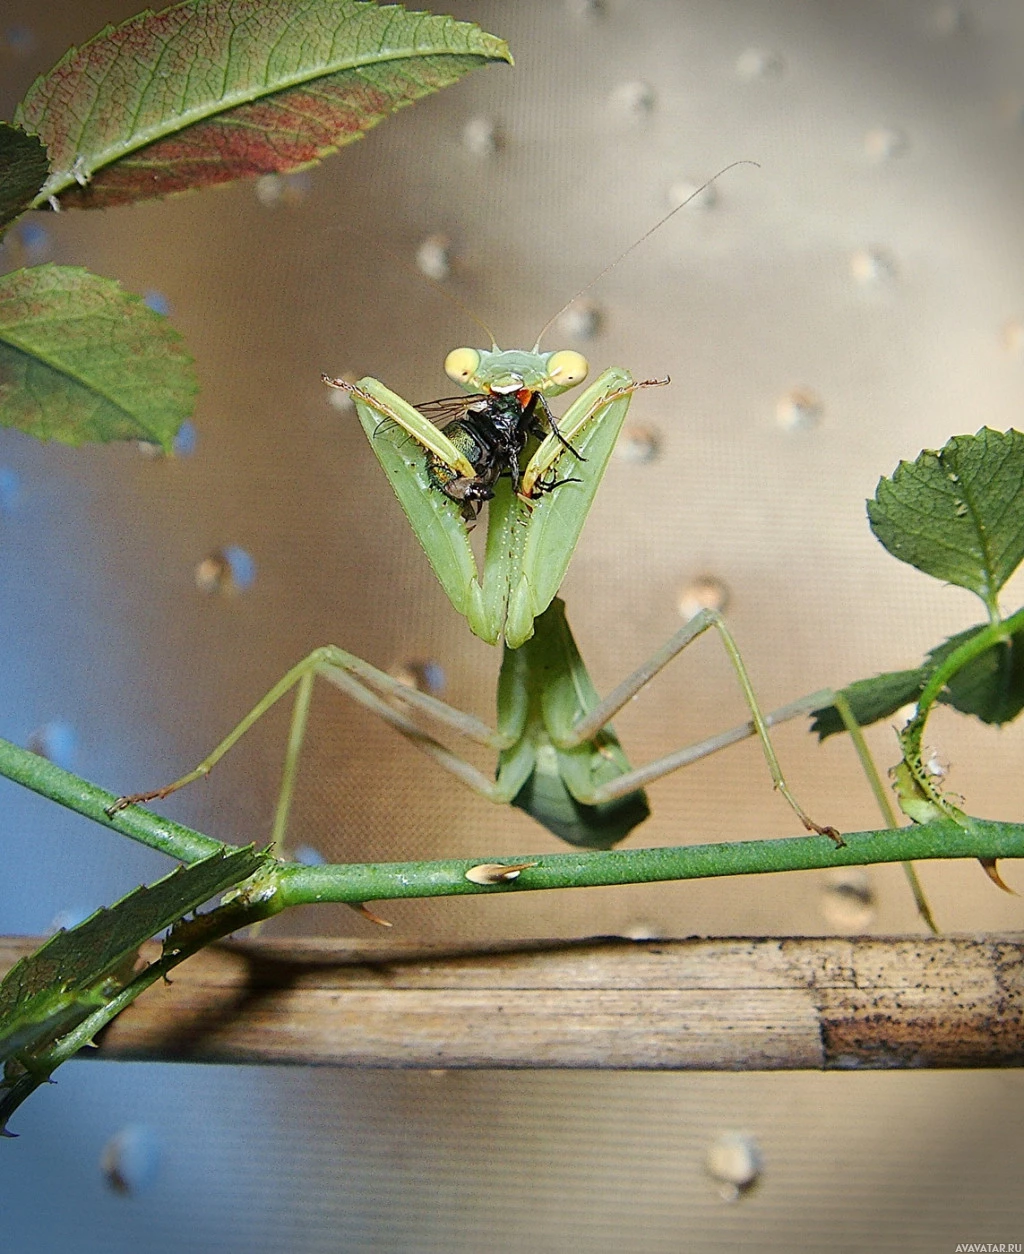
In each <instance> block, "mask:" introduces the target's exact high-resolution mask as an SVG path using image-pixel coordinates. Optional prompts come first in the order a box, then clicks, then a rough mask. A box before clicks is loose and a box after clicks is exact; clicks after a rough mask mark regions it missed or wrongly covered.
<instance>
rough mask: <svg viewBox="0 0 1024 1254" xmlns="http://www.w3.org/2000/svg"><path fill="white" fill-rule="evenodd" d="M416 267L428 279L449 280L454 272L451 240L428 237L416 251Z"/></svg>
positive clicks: (442, 237)
mask: <svg viewBox="0 0 1024 1254" xmlns="http://www.w3.org/2000/svg"><path fill="white" fill-rule="evenodd" d="M416 265H417V266H418V267H419V269H420V271H421V272H422V273H423V274H425V275H426V276H427V278H428V279H437V280H438V281H439V282H440V280H441V279H447V278H448V276H449V275H450V274H451V272H452V253H451V240H450V239H448V237H447V236H446V235H428V236H427V238H426V239H425V240H424V241H423V242H422V243H421V244H420V246H419V248H417V249H416Z"/></svg>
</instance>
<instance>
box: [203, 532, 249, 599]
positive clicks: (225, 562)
mask: <svg viewBox="0 0 1024 1254" xmlns="http://www.w3.org/2000/svg"><path fill="white" fill-rule="evenodd" d="M255 579H256V563H255V562H254V561H253V559H252V557H251V556H250V555H249V554H248V553H247V552H246V551H245V549H242V548H239V547H238V545H236V544H229V545H227V546H226V547H225V548H223V549H218V550H217V551H216V552H214V553H211V554H210V555H209V557H204V558H203V560H202V561H201V562H200V563H199V565H198V566H197V567H196V587H197V588H198V589H199V591H200V592H206V593H210V594H212V593H215V592H219V593H224V594H230V593H235V592H245V591H246V589H248V588H250V587H251V586H252V584H253V582H254V581H255Z"/></svg>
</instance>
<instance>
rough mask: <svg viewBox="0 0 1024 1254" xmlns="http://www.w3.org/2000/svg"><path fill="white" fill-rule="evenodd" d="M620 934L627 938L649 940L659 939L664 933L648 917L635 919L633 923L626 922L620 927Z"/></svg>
mask: <svg viewBox="0 0 1024 1254" xmlns="http://www.w3.org/2000/svg"><path fill="white" fill-rule="evenodd" d="M622 935H623V936H625V937H627V938H628V939H629V940H635V941H649V940H661V938H662V937H663V936H664V935H665V933H664V931H663V929H662V928H660V927H658V925H657V923H653V922H652V921H651V920H650V919H637V920H636V921H635V922H633V923H627V924H626V926H625V927H624V928H623V929H622Z"/></svg>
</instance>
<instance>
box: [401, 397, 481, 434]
mask: <svg viewBox="0 0 1024 1254" xmlns="http://www.w3.org/2000/svg"><path fill="white" fill-rule="evenodd" d="M486 400H487V397H486V396H484V394H483V393H482V392H479V393H474V394H472V395H468V396H467V395H465V394H464V395H462V396H442V397H440V398H439V399H438V400H436V401H424V402H423V403H422V404H421V405H415V406H414V407H413V408H414V409H416V410H418V411H419V412H420V413H421V414H422V415H423V417H424V418H426V420H427V422H430V423H433V425H434V426H435V427H440V428H441V430H442V431H443V430H444V429H445V427H447V426H448V425H449V424H450V423H453V422H455V421H457V420H458V419H459V418H464V417H465V416H466V414H467V413H468V412H469V411H470V410H471V409H473V408H474V406H478V405H480V404H481V403H483V402H486Z"/></svg>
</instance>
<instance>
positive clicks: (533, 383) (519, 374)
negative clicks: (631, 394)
mask: <svg viewBox="0 0 1024 1254" xmlns="http://www.w3.org/2000/svg"><path fill="white" fill-rule="evenodd" d="M588 369H589V367H588V365H587V359H586V358H585V357H584V356H583V354H582V353H577V352H574V351H573V350H572V349H568V348H563V349H558V350H557V351H555V352H553V353H540V352H537V350H536V349H534V350H532V351H531V352H527V351H526V350H525V349H521V348H513V349H505V350H503V349H500V348H498V347H497V345H495V346H494V347H492V348H489V349H486V348H455V349H453V350H452V351H451V352H450V353H449V354H448V356H447V357H446V358H445V361H444V372H445V374H446V375H447V376H448V378H449V379H451V380H452V382H453V383H457V384H458V385H459V386H460V387H462V388H465V389H466V391H467V392H487V393H491V392H497V393H499V394H503V393H507V392H520V391H526V392H539V393H540V394H541V395H542V396H560V395H561V394H562V393H563V392H567V391H569V389H570V388H574V387H576V386H578V385H579V384H580V383H582V382H583V380H584V379H585V378H586V377H587V370H588Z"/></svg>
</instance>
